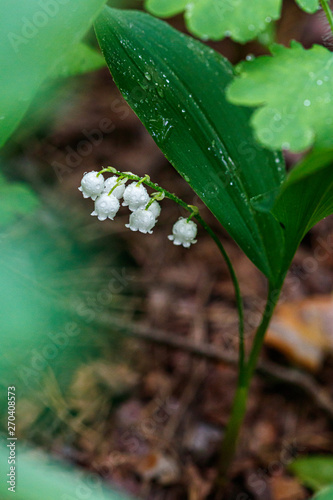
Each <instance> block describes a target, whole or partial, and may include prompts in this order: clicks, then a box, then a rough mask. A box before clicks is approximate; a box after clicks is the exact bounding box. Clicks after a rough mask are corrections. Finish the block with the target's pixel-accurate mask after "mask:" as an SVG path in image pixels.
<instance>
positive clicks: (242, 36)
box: [145, 0, 319, 43]
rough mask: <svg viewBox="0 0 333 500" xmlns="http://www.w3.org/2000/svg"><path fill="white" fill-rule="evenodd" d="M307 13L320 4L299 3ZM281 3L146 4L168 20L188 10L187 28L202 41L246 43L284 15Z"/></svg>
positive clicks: (202, 0) (193, 0) (161, 0)
mask: <svg viewBox="0 0 333 500" xmlns="http://www.w3.org/2000/svg"><path fill="white" fill-rule="evenodd" d="M297 3H298V4H299V6H300V7H301V8H302V9H303V10H305V11H306V12H315V11H316V10H318V9H319V2H318V0H297ZM281 5H282V0H260V1H259V0H256V1H255V2H253V1H251V2H249V1H248V0H178V1H177V0H171V1H170V0H146V4H145V6H146V9H147V10H148V11H149V12H150V13H151V14H154V15H155V16H159V17H168V16H173V15H175V14H179V13H180V12H182V11H183V10H185V19H186V22H187V27H188V29H189V31H190V32H191V33H193V34H194V35H197V36H198V37H200V38H210V39H212V40H220V39H221V38H224V37H225V36H230V37H231V38H232V39H233V40H235V41H237V42H241V43H245V42H247V41H248V40H252V39H253V38H256V37H257V36H258V35H259V34H260V33H261V32H262V31H265V29H266V27H267V25H269V23H271V22H272V21H273V20H276V19H279V18H280V15H281Z"/></svg>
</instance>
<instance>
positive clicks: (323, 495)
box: [312, 484, 333, 500]
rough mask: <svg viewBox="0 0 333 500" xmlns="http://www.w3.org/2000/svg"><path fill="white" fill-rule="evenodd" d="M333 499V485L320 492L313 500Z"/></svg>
mask: <svg viewBox="0 0 333 500" xmlns="http://www.w3.org/2000/svg"><path fill="white" fill-rule="evenodd" d="M332 498H333V484H332V485H331V486H328V487H327V488H324V489H323V490H321V491H319V492H318V493H317V495H315V496H314V497H313V498H312V500H332Z"/></svg>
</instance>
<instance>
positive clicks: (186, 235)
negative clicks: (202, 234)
mask: <svg viewBox="0 0 333 500" xmlns="http://www.w3.org/2000/svg"><path fill="white" fill-rule="evenodd" d="M197 232H198V229H197V225H196V224H195V222H193V221H192V220H189V221H188V220H187V219H185V218H184V217H181V218H180V219H179V220H178V221H177V222H176V223H175V224H174V225H173V228H172V235H170V236H168V238H169V240H171V241H173V243H174V245H183V247H185V248H189V247H190V246H191V245H193V244H194V243H196V242H197V240H196V239H195V237H196V235H197Z"/></svg>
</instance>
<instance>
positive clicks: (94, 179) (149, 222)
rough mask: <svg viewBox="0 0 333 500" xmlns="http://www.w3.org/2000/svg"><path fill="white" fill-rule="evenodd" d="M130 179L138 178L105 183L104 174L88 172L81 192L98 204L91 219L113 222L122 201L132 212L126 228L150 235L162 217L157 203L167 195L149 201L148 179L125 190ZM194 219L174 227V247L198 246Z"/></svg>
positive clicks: (124, 176) (123, 177)
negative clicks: (146, 185)
mask: <svg viewBox="0 0 333 500" xmlns="http://www.w3.org/2000/svg"><path fill="white" fill-rule="evenodd" d="M106 170H107V169H106ZM110 171H111V170H110ZM103 172H104V171H103ZM131 176H132V178H133V177H134V178H135V176H134V175H133V174H132V173H131V172H127V173H124V174H121V175H119V177H118V176H117V175H114V176H112V177H109V178H108V179H104V177H103V175H102V173H101V172H95V171H92V172H88V173H86V174H84V176H83V178H82V181H81V187H79V190H80V191H81V192H82V194H83V197H84V198H91V199H92V200H93V201H94V202H95V209H94V211H93V212H92V213H91V215H95V216H96V217H97V218H98V219H99V220H101V221H103V220H106V219H111V220H113V219H114V217H115V216H116V214H117V212H118V210H119V208H120V199H121V198H123V203H122V205H123V206H125V207H128V208H129V210H130V211H131V214H130V217H129V223H128V224H126V227H128V228H129V229H131V230H132V231H140V232H141V233H144V234H147V233H148V234H151V233H152V232H153V231H152V229H153V227H154V226H155V224H156V222H157V219H158V217H159V215H160V213H161V206H160V204H159V203H158V201H157V200H161V199H163V198H164V192H163V190H162V192H161V191H159V192H157V193H155V194H154V195H153V196H152V197H150V196H149V194H148V192H147V189H146V188H145V186H144V185H143V184H144V182H145V180H146V179H147V178H148V176H146V177H144V178H142V179H140V178H139V180H138V181H134V182H131V183H130V184H128V185H127V186H126V182H127V181H128V180H129V177H131ZM148 179H149V178H148ZM151 184H152V183H151ZM192 215H193V214H191V216H190V217H189V218H188V219H186V218H184V217H180V218H179V220H178V221H177V222H176V223H175V224H174V226H173V229H172V235H170V236H168V238H169V240H171V241H173V243H174V244H175V245H183V247H185V248H189V247H190V246H191V244H193V243H196V241H197V240H196V239H195V237H196V235H197V226H196V224H195V223H194V222H193V221H192V220H190V219H191V217H192Z"/></svg>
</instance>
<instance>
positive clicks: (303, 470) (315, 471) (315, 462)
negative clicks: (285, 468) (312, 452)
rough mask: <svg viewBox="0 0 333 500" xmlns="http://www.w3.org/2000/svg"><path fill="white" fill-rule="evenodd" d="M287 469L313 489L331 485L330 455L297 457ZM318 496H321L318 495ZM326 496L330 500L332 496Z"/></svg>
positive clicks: (331, 460)
mask: <svg viewBox="0 0 333 500" xmlns="http://www.w3.org/2000/svg"><path fill="white" fill-rule="evenodd" d="M289 469H290V470H291V472H292V473H293V474H295V476H297V477H298V478H299V479H300V480H301V481H302V483H303V484H305V486H307V487H309V488H311V489H313V490H319V489H321V488H324V487H325V486H330V485H332V479H333V457H332V455H327V456H310V457H302V458H298V459H297V460H295V461H294V462H293V463H292V464H290V466H289ZM316 498H317V497H316ZM318 498H321V497H320V496H319V497H318ZM327 498H330V500H331V499H332V498H333V496H331V497H327Z"/></svg>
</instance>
